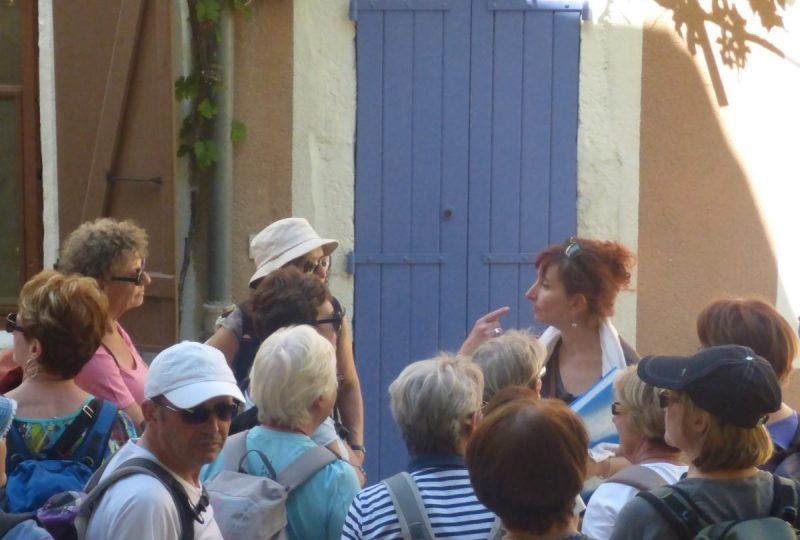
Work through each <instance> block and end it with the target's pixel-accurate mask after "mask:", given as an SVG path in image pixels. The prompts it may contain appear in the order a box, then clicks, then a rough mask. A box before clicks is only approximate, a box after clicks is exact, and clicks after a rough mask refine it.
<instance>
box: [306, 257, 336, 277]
mask: <svg viewBox="0 0 800 540" xmlns="http://www.w3.org/2000/svg"><path fill="white" fill-rule="evenodd" d="M330 267H331V256H330V255H325V256H324V257H320V258H319V259H317V260H316V261H305V260H304V261H303V273H305V274H314V273H316V271H317V268H322V269H323V270H325V271H327V270H328V268H330Z"/></svg>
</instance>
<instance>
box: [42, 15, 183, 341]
mask: <svg viewBox="0 0 800 540" xmlns="http://www.w3.org/2000/svg"><path fill="white" fill-rule="evenodd" d="M170 5H171V4H170V3H169V2H155V1H146V0H114V1H112V0H94V1H86V2H57V3H55V4H54V7H53V10H54V13H53V15H54V26H55V42H56V104H57V105H56V106H57V129H58V171H59V223H60V232H61V237H62V239H63V238H64V237H65V236H66V235H67V234H69V233H70V232H71V231H72V230H73V229H74V228H75V227H77V226H78V225H79V224H80V223H82V222H83V221H86V220H91V219H95V218H97V217H100V216H110V217H114V218H117V219H132V220H134V221H135V222H136V223H138V224H139V225H140V226H142V227H144V228H145V229H146V230H147V231H148V234H149V238H150V246H149V251H150V253H149V256H148V260H147V269H148V271H149V272H150V275H151V278H152V279H153V283H152V284H151V285H150V286H149V287H148V289H147V292H146V298H145V304H144V306H143V307H141V308H138V309H136V310H133V311H131V312H129V313H127V314H125V316H124V317H123V320H122V323H123V325H124V326H125V328H126V329H127V330H128V332H129V333H130V334H131V336H132V338H133V339H134V342H135V343H136V345H137V346H138V347H139V349H140V350H141V351H150V352H155V351H158V350H161V349H163V348H164V347H166V346H168V345H170V344H172V343H173V342H174V341H175V339H176V335H177V330H176V328H177V307H176V298H177V291H176V279H175V273H176V272H175V268H176V255H175V252H176V250H175V242H176V240H175V216H174V208H175V193H174V190H175V187H174V186H175V183H174V169H175V158H174V156H175V144H174V128H173V118H174V101H173V99H174V98H173V91H172V81H173V75H172V68H171V65H172V53H171V47H172V45H171V44H172V41H171V25H170V18H171V9H170ZM75 21H81V24H75ZM87 34H91V35H92V39H91V40H87V39H86V35H87Z"/></svg>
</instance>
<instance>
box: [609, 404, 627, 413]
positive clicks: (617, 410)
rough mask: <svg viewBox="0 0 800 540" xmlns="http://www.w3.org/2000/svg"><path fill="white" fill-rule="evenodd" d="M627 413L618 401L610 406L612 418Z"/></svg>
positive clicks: (625, 408)
mask: <svg viewBox="0 0 800 540" xmlns="http://www.w3.org/2000/svg"><path fill="white" fill-rule="evenodd" d="M624 412H628V408H627V407H626V406H625V405H623V404H622V403H620V402H619V401H615V402H614V403H612V404H611V414H612V415H614V416H619V415H620V414H622V413H624Z"/></svg>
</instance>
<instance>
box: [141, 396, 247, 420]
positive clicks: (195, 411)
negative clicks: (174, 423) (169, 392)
mask: <svg viewBox="0 0 800 540" xmlns="http://www.w3.org/2000/svg"><path fill="white" fill-rule="evenodd" d="M153 401H154V402H155V404H156V405H159V406H161V407H164V408H165V409H169V410H170V411H173V412H176V413H178V414H180V415H181V420H183V421H184V422H186V423H187V424H205V423H206V422H208V420H209V418H211V415H212V414H213V415H214V416H216V417H217V420H219V421H220V422H230V421H231V420H233V417H234V416H236V415H237V414H238V413H239V405H237V404H236V403H217V404H216V405H214V406H213V407H192V408H191V409H179V408H178V407H176V406H174V405H172V404H171V403H169V402H168V401H166V399H159V400H153Z"/></svg>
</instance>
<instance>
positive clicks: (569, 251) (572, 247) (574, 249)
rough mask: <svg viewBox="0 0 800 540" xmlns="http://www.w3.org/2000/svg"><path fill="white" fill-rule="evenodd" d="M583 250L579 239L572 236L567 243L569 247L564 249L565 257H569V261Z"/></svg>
mask: <svg viewBox="0 0 800 540" xmlns="http://www.w3.org/2000/svg"><path fill="white" fill-rule="evenodd" d="M582 249H583V248H582V247H581V245H580V244H579V243H578V239H577V238H575V237H574V236H571V237H570V239H569V240H568V241H567V247H566V248H564V255H566V256H567V259H571V258H572V257H574V256H575V255H577V254H578V253H580V252H581V250H582Z"/></svg>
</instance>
